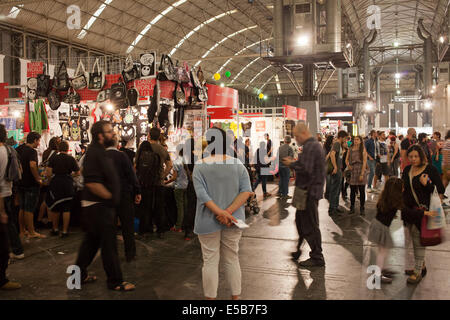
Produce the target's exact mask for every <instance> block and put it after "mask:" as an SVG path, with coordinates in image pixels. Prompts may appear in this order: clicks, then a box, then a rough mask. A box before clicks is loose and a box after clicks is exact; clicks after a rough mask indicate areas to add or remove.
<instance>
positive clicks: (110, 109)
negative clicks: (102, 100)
mask: <svg viewBox="0 0 450 320" xmlns="http://www.w3.org/2000/svg"><path fill="white" fill-rule="evenodd" d="M106 110H108V111H113V110H114V106H113V105H112V104H110V103H108V104H107V105H106Z"/></svg>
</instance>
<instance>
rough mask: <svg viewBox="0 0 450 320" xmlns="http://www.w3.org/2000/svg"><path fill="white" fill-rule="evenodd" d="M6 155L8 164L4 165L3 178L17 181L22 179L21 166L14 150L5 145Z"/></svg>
mask: <svg viewBox="0 0 450 320" xmlns="http://www.w3.org/2000/svg"><path fill="white" fill-rule="evenodd" d="M5 147H6V153H7V155H8V164H7V165H6V171H5V180H6V181H13V182H18V181H20V180H21V179H22V166H21V164H20V161H19V157H18V155H17V152H16V150H14V149H13V148H11V147H10V146H7V145H5Z"/></svg>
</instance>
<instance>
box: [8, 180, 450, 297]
mask: <svg viewBox="0 0 450 320" xmlns="http://www.w3.org/2000/svg"><path fill="white" fill-rule="evenodd" d="M291 188H292V187H291ZM268 189H269V192H272V193H276V191H277V187H276V186H275V185H269V186H268ZM291 191H292V190H291ZM375 200H376V196H375V195H373V194H369V199H368V203H367V204H366V216H365V217H360V216H358V215H356V216H354V217H352V218H350V217H345V218H342V219H339V220H336V221H333V220H332V219H331V218H330V217H329V216H328V213H327V208H328V202H327V201H326V200H321V201H320V220H321V221H320V223H321V231H322V239H323V250H324V256H325V259H326V264H327V265H326V267H325V268H319V269H316V270H311V271H310V270H307V269H301V268H299V267H298V265H297V264H296V263H294V262H293V261H292V260H291V259H290V252H291V251H293V250H294V248H295V245H296V240H297V232H296V229H295V224H294V218H295V211H294V209H293V207H289V206H288V205H286V204H285V203H282V202H280V201H278V200H277V199H276V198H275V197H271V198H269V199H267V200H265V201H264V202H261V206H262V207H261V212H260V214H259V215H257V216H253V217H250V218H249V219H248V221H247V222H248V223H249V224H251V228H249V229H247V230H246V231H245V232H244V235H243V238H242V240H241V245H240V261H241V268H242V288H243V290H242V299H252V300H253V299H254V300H263V299H264V300H265V299H268V300H270V299H277V300H291V299H293V300H307V299H334V300H341V299H355V300H360V299H369V300H386V299H402V300H403V299H408V300H409V299H433V300H436V299H450V277H449V272H450V244H449V242H446V243H444V244H441V245H440V246H436V247H430V248H428V249H427V253H426V263H427V267H428V275H427V276H426V277H425V278H424V279H423V280H422V282H421V283H420V284H419V285H417V286H411V285H407V284H406V276H405V275H403V269H404V267H405V264H409V266H412V264H411V263H412V261H413V260H412V249H409V250H405V245H404V242H405V241H404V233H403V225H402V222H401V220H400V219H396V220H394V222H393V224H392V227H391V230H392V234H393V238H394V242H395V248H394V249H393V250H392V251H391V254H390V256H389V258H388V262H389V264H390V265H391V266H392V269H394V270H396V271H398V272H399V274H398V275H397V276H396V277H395V279H394V281H393V283H392V284H388V285H382V287H381V289H379V290H369V289H368V288H367V285H366V282H367V278H368V276H369V274H368V273H367V266H368V265H370V264H374V261H375V260H374V259H375V256H374V253H375V247H373V246H371V245H370V243H369V242H368V241H367V230H368V226H369V223H370V221H371V219H373V217H374V215H375V209H374V208H375ZM341 205H342V206H347V207H348V204H347V205H346V204H345V203H343V202H342V203H341ZM357 207H358V204H357ZM449 231H450V228H448V230H447V235H448V236H449V235H450V234H449V233H450V232H449ZM81 237H82V233H81V231H79V230H71V235H70V237H69V238H67V239H59V238H48V239H41V240H31V241H29V242H26V243H25V244H24V246H25V254H26V258H25V259H24V260H22V261H15V262H13V263H12V264H11V265H10V266H9V268H8V271H7V273H8V276H9V278H10V279H11V280H17V281H20V282H21V283H22V285H23V288H22V289H21V290H18V291H13V292H5V291H0V299H57V300H61V299H62V300H64V299H75V300H76V299H83V300H85V299H89V300H93V299H174V300H192V299H202V298H203V295H202V282H201V267H202V258H201V251H200V245H199V242H198V240H197V239H195V240H193V241H190V242H186V241H184V240H183V234H175V233H173V232H170V233H167V236H166V238H165V239H164V240H159V239H152V240H146V241H145V242H143V241H137V253H138V260H137V261H135V262H132V263H126V262H125V261H124V255H123V243H122V242H120V241H119V253H120V257H121V260H122V269H123V273H124V278H125V280H127V281H130V282H133V283H135V284H136V285H137V289H136V290H135V291H134V292H127V293H117V292H113V291H110V290H107V288H106V283H105V274H104V271H103V268H102V263H101V258H100V256H99V255H97V257H96V259H95V261H94V263H93V265H92V266H91V268H90V272H92V273H94V274H96V275H97V276H98V277H99V281H97V283H94V284H89V285H86V286H83V288H82V290H69V289H67V287H66V280H67V277H68V274H66V269H67V267H68V266H69V265H71V264H73V263H74V261H75V259H76V254H77V250H78V247H79V244H80V241H81ZM447 238H448V237H447ZM303 249H304V250H303V252H304V253H303V255H302V257H301V259H300V260H303V259H307V258H308V252H309V248H308V246H307V244H305V245H304V248H303ZM229 296H230V293H229V291H228V290H227V286H226V281H225V279H224V278H223V275H222V273H221V279H220V284H219V297H218V298H219V299H228V298H229Z"/></svg>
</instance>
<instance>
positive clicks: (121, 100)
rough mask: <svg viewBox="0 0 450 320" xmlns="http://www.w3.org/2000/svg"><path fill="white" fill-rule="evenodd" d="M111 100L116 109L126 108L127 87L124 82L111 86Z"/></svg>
mask: <svg viewBox="0 0 450 320" xmlns="http://www.w3.org/2000/svg"><path fill="white" fill-rule="evenodd" d="M110 99H111V101H112V103H114V104H115V105H116V108H125V107H126V105H127V86H126V84H125V83H124V82H123V81H120V82H118V83H114V84H113V85H112V86H111V93H110Z"/></svg>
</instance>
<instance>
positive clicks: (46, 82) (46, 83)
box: [36, 65, 50, 97]
mask: <svg viewBox="0 0 450 320" xmlns="http://www.w3.org/2000/svg"><path fill="white" fill-rule="evenodd" d="M44 68H45V71H44V73H43V74H38V75H37V87H36V96H38V97H47V96H48V93H49V91H50V76H49V75H48V74H47V65H44Z"/></svg>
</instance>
